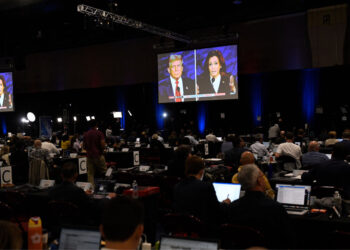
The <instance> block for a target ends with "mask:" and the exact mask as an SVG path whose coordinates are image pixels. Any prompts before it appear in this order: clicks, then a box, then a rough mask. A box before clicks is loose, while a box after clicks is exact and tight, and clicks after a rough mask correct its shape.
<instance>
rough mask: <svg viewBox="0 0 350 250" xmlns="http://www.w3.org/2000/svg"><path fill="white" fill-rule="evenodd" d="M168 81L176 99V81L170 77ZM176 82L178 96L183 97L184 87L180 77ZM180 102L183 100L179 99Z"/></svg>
mask: <svg viewBox="0 0 350 250" xmlns="http://www.w3.org/2000/svg"><path fill="white" fill-rule="evenodd" d="M170 81H171V87H172V88H173V93H174V97H175V99H176V80H175V79H174V78H172V77H170ZM178 81H179V84H178V87H179V89H180V95H181V96H183V95H184V86H183V83H182V77H180V78H179V80H178ZM181 101H183V98H181Z"/></svg>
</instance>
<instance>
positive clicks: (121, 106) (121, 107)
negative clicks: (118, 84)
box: [117, 88, 126, 129]
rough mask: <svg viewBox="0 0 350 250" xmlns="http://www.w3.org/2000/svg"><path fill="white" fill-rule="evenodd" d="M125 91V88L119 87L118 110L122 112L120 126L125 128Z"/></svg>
mask: <svg viewBox="0 0 350 250" xmlns="http://www.w3.org/2000/svg"><path fill="white" fill-rule="evenodd" d="M125 106H126V105H125V91H124V89H123V88H118V89H117V108H118V111H121V112H122V118H121V119H120V128H122V129H125V118H126V113H125V110H126V108H125Z"/></svg>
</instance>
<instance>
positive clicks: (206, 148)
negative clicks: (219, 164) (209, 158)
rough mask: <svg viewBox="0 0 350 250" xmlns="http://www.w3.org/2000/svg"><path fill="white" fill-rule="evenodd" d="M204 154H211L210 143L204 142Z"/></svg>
mask: <svg viewBox="0 0 350 250" xmlns="http://www.w3.org/2000/svg"><path fill="white" fill-rule="evenodd" d="M204 155H209V145H208V143H206V144H204Z"/></svg>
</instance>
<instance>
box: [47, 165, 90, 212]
mask: <svg viewBox="0 0 350 250" xmlns="http://www.w3.org/2000/svg"><path fill="white" fill-rule="evenodd" d="M77 169H78V166H77V165H76V164H75V163H73V162H72V161H67V162H65V163H64V164H63V166H62V169H61V177H62V183H61V184H58V185H55V186H54V187H53V188H52V189H51V190H50V191H49V197H50V199H51V200H55V201H67V202H71V203H73V204H75V205H77V206H78V208H79V209H80V211H82V213H87V212H88V209H89V208H90V207H91V206H90V204H91V202H90V199H89V197H88V196H87V194H86V193H85V192H84V191H83V189H81V188H79V187H77V186H76V185H75V181H76V179H77V177H78V173H77Z"/></svg>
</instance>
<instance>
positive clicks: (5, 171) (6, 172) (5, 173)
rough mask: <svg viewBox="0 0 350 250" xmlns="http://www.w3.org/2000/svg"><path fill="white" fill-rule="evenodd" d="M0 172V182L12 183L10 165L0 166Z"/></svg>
mask: <svg viewBox="0 0 350 250" xmlns="http://www.w3.org/2000/svg"><path fill="white" fill-rule="evenodd" d="M0 174H1V184H2V185H4V184H12V167H11V166H7V167H1V168H0Z"/></svg>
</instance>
